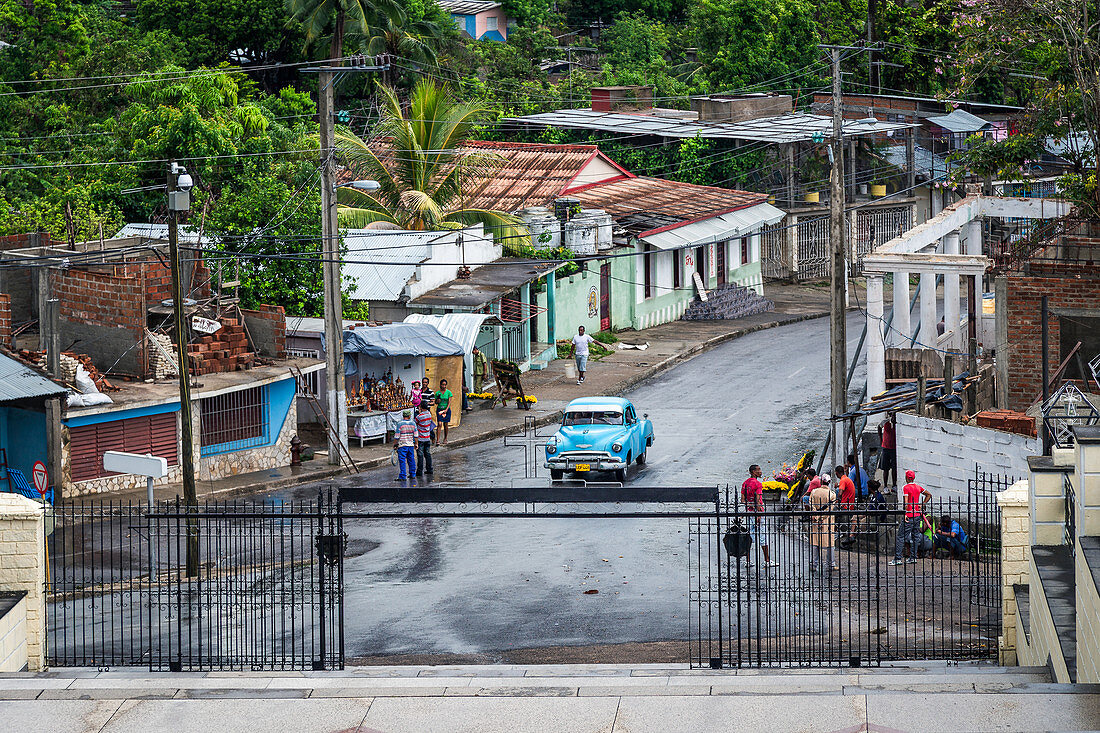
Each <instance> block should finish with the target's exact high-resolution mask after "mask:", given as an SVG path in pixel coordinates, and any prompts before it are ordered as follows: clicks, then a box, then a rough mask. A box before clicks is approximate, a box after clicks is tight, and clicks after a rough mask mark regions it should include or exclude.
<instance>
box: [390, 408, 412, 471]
mask: <svg viewBox="0 0 1100 733" xmlns="http://www.w3.org/2000/svg"><path fill="white" fill-rule="evenodd" d="M393 448H394V450H396V451H397V466H398V474H397V478H396V479H394V480H395V481H404V480H405V479H409V478H412V477H413V476H414V475H415V474H416V423H414V422H413V421H412V410H405V411H404V412H402V413H401V420H400V421H399V422H398V423H397V427H396V428H395V429H394V431H393Z"/></svg>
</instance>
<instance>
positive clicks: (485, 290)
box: [410, 257, 565, 309]
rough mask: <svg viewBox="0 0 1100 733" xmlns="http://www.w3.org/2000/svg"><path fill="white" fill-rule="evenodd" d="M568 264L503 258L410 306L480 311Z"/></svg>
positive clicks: (419, 299)
mask: <svg viewBox="0 0 1100 733" xmlns="http://www.w3.org/2000/svg"><path fill="white" fill-rule="evenodd" d="M564 264H565V263H564V262H546V263H543V262H531V261H529V260H521V259H516V258H512V257H502V258H500V259H499V260H496V261H494V262H489V263H487V264H485V265H482V266H481V267H479V268H477V269H476V270H474V271H473V272H472V273H470V277H469V279H466V280H452V281H450V282H449V283H446V284H444V285H440V286H439V287H438V288H435V289H434V290H429V291H428V292H426V293H424V294H423V295H421V296H420V297H419V298H415V299H413V300H412V301H410V303H411V304H413V305H420V306H443V307H448V306H449V307H454V308H461V309H473V308H480V307H481V306H483V305H486V304H488V303H491V302H493V301H494V300H496V299H497V298H499V297H501V296H503V295H507V294H508V293H510V292H512V291H513V290H515V289H516V288H518V287H519V286H520V285H523V284H524V283H529V282H533V281H534V280H537V279H538V278H540V277H542V276H543V275H545V274H546V273H548V272H550V271H551V270H556V269H557V268H559V267H561V266H562V265H564Z"/></svg>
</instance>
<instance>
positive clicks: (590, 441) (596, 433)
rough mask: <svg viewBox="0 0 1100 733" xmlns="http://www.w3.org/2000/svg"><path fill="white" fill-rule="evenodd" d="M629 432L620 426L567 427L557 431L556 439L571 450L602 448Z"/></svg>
mask: <svg viewBox="0 0 1100 733" xmlns="http://www.w3.org/2000/svg"><path fill="white" fill-rule="evenodd" d="M629 432H630V431H629V430H628V429H627V428H625V427H624V426H622V425H569V426H566V427H562V428H559V429H558V433H557V438H558V440H559V442H561V443H564V444H565V445H566V446H567V447H571V448H573V447H580V446H582V445H591V446H592V447H593V448H603V447H604V446H605V445H607V444H608V443H614V442H615V441H616V440H619V439H621V438H625V437H626V436H627V435H628V434H629Z"/></svg>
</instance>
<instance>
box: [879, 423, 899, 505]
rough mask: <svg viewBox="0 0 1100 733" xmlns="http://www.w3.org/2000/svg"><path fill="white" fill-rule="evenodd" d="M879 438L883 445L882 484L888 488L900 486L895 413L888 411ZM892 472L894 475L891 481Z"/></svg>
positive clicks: (880, 426) (880, 466) (880, 465)
mask: <svg viewBox="0 0 1100 733" xmlns="http://www.w3.org/2000/svg"><path fill="white" fill-rule="evenodd" d="M878 439H879V443H880V444H881V445H882V459H881V461H880V463H879V468H881V469H882V485H883V487H886V488H892V489H897V488H898V435H897V430H896V426H895V424H894V413H892V412H891V413H888V414H887V415H886V420H884V421H883V423H882V424H881V425H879V426H878ZM891 473H892V474H893V476H894V480H893V482H891V481H890V475H891Z"/></svg>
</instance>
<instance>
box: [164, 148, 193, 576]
mask: <svg viewBox="0 0 1100 733" xmlns="http://www.w3.org/2000/svg"><path fill="white" fill-rule="evenodd" d="M167 189H168V260H169V263H170V265H171V268H172V320H173V323H174V324H175V327H176V361H177V362H178V365H177V368H176V372H177V373H178V374H179V385H180V449H181V453H182V454H183V455H182V457H181V458H182V461H181V462H182V468H183V501H184V504H185V505H186V506H187V511H188V512H192V511H196V510H197V509H198V505H199V499H198V494H197V493H196V492H195V449H194V435H193V426H192V422H191V380H190V376H189V374H188V364H187V342H188V334H189V333H190V331H189V329H188V328H187V308H186V304H185V299H186V297H187V293H185V292H184V288H183V277H182V276H181V268H180V249H179V214H180V212H186V211H189V210H190V209H191V194H190V190H191V176H189V175H188V174H187V169H186V168H184V167H183V166H181V165H179V164H177V163H176V162H175V161H172V162H170V163H169V164H168V186H167ZM198 574H199V525H198V521H197V520H195V519H188V520H187V577H189V578H193V577H195V576H196V575H198Z"/></svg>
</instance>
